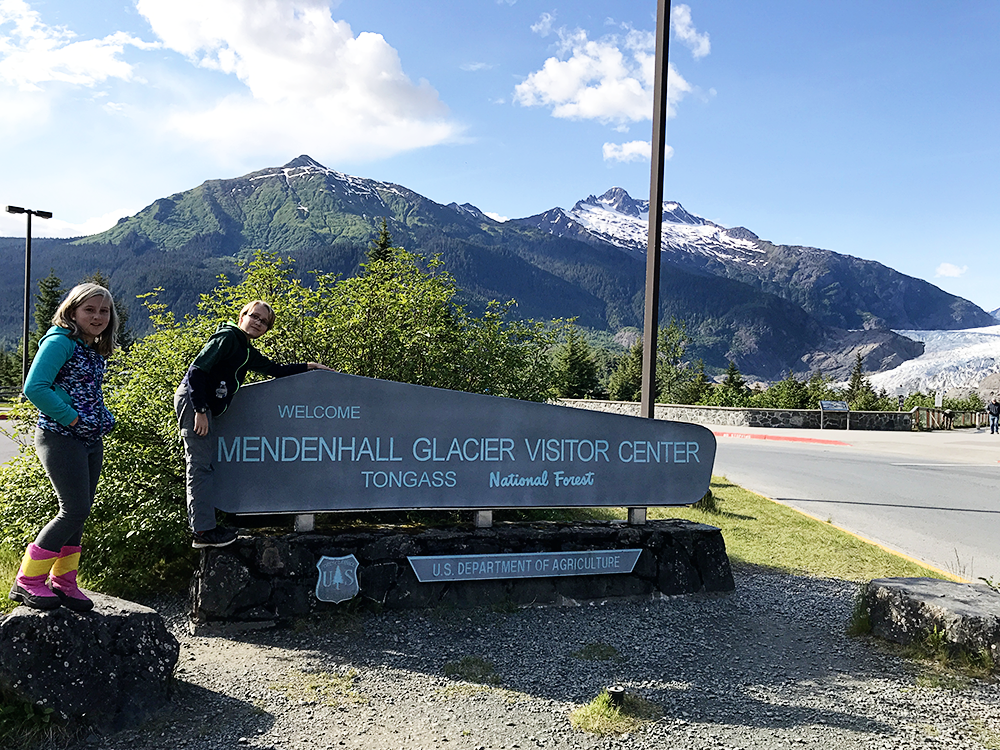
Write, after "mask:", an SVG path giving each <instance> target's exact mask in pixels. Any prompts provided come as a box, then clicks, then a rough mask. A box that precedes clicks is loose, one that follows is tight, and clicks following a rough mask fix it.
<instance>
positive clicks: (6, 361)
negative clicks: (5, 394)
mask: <svg viewBox="0 0 1000 750" xmlns="http://www.w3.org/2000/svg"><path fill="white" fill-rule="evenodd" d="M18 354H19V352H8V351H6V350H4V349H0V388H20V387H21V358H20V357H19V356H18Z"/></svg>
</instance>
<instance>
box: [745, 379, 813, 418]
mask: <svg viewBox="0 0 1000 750" xmlns="http://www.w3.org/2000/svg"><path fill="white" fill-rule="evenodd" d="M753 405H754V406H757V407H760V408H763V409H808V408H810V406H809V387H808V386H807V385H806V384H805V383H803V382H801V381H799V380H798V378H796V377H795V376H794V375H793V374H792V373H791V372H789V373H788V375H787V376H786V377H785V379H784V380H779V381H778V382H777V383H774V384H772V385H771V387H770V388H768V389H767V390H766V391H763V392H761V393H760V394H757V395H755V396H754V398H753Z"/></svg>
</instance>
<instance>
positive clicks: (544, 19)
mask: <svg viewBox="0 0 1000 750" xmlns="http://www.w3.org/2000/svg"><path fill="white" fill-rule="evenodd" d="M555 20H556V16H555V14H554V13H542V15H541V16H540V17H539V19H538V20H537V21H536V22H535V23H533V24H531V30H532V31H534V32H535V33H536V34H540V35H541V36H548V35H549V34H551V33H552V22H553V21H555Z"/></svg>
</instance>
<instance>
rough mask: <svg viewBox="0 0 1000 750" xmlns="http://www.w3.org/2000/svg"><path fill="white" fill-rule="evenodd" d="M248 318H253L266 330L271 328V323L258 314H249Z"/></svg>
mask: <svg viewBox="0 0 1000 750" xmlns="http://www.w3.org/2000/svg"><path fill="white" fill-rule="evenodd" d="M247 317H248V318H253V319H254V320H256V321H257V322H258V323H260V324H261V325H262V326H264V328H270V327H271V322H270V321H268V320H265V319H264V318H262V317H260V316H259V315H258V314H257V313H247Z"/></svg>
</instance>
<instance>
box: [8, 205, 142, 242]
mask: <svg viewBox="0 0 1000 750" xmlns="http://www.w3.org/2000/svg"><path fill="white" fill-rule="evenodd" d="M141 208H142V207H141V206H138V207H133V208H128V209H126V208H120V209H115V210H114V211H109V212H107V213H105V214H103V215H101V216H95V217H93V218H90V219H87V220H86V221H84V222H82V223H80V224H73V223H70V222H68V221H62V220H61V219H59V218H58V216H56V217H53V218H51V219H38V218H34V219H33V220H32V222H31V236H32V237H86V236H87V235H91V234H97V233H98V232H103V231H104V230H105V229H111V227H113V226H114V225H115V224H117V223H118V220H119V219H121V218H123V217H125V216H132V215H133V214H136V213H138V212H139V211H140V210H141ZM27 229H28V223H27V221H26V220H25V218H24V216H20V215H11V214H7V213H3V214H0V237H23V236H24V234H25V232H26V231H27Z"/></svg>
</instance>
